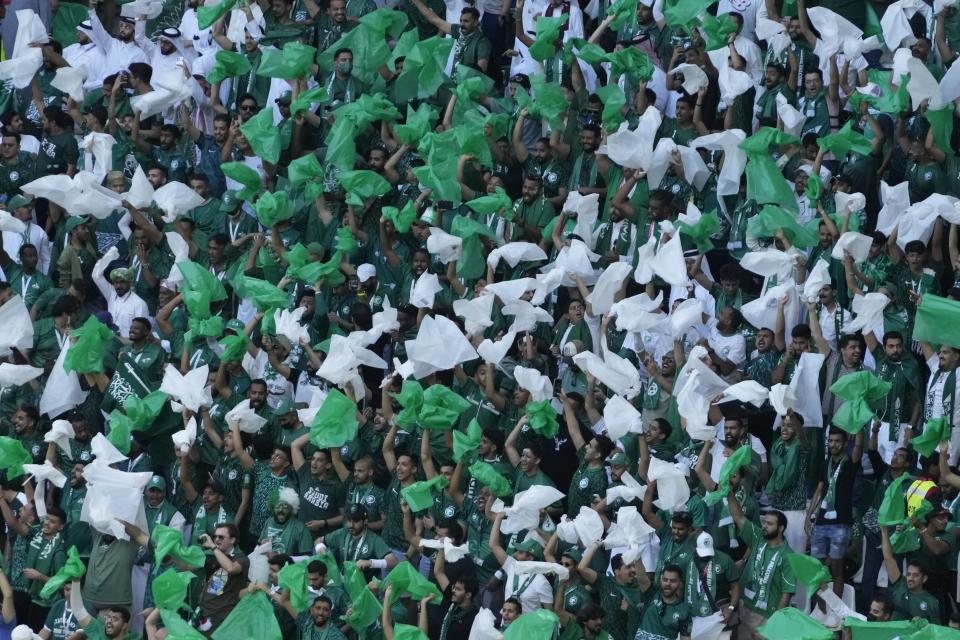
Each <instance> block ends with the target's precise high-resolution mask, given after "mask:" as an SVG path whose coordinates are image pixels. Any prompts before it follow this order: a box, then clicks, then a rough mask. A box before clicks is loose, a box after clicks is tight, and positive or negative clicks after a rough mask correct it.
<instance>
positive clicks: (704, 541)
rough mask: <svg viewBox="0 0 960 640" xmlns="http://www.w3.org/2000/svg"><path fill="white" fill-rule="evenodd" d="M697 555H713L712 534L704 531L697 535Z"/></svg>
mask: <svg viewBox="0 0 960 640" xmlns="http://www.w3.org/2000/svg"><path fill="white" fill-rule="evenodd" d="M697 555H698V556H700V557H701V558H712V557H713V536H711V535H710V534H709V533H707V532H706V531H704V532H703V533H701V534H700V535H698V536H697Z"/></svg>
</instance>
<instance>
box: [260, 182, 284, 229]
mask: <svg viewBox="0 0 960 640" xmlns="http://www.w3.org/2000/svg"><path fill="white" fill-rule="evenodd" d="M253 210H254V211H256V212H257V218H259V220H260V224H262V225H263V226H264V227H266V228H267V229H271V228H273V226H274V225H276V224H277V223H279V222H283V221H284V220H289V219H290V218H292V217H293V203H292V202H290V196H289V195H287V192H286V191H276V192H273V191H267V192H266V193H264V194H263V195H262V196H260V197H259V198H257V201H256V202H255V203H254V205H253Z"/></svg>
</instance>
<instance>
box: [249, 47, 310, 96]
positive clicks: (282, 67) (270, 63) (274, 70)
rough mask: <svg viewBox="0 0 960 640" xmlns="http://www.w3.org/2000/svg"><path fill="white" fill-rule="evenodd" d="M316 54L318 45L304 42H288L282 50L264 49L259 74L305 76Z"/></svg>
mask: <svg viewBox="0 0 960 640" xmlns="http://www.w3.org/2000/svg"><path fill="white" fill-rule="evenodd" d="M316 56H317V49H316V47H311V46H310V45H308V44H303V43H302V42H286V43H284V45H283V50H282V51H277V50H276V49H271V48H267V49H263V53H262V55H261V58H260V66H259V67H257V75H258V76H266V77H268V78H281V79H283V80H295V79H297V78H305V77H306V76H307V74H309V73H310V68H311V67H312V66H313V60H314V58H316ZM264 111H268V112H272V109H264Z"/></svg>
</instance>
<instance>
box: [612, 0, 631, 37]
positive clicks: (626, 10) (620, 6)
mask: <svg viewBox="0 0 960 640" xmlns="http://www.w3.org/2000/svg"><path fill="white" fill-rule="evenodd" d="M607 15H608V16H615V17H614V19H613V21H612V22H611V23H610V25H609V27H608V28H609V29H611V30H613V31H618V30H619V29H620V28H622V27H623V26H625V25H627V24H628V23H632V22H633V21H634V20H636V17H637V0H616V2H614V3H613V4H611V5H610V8H609V9H607Z"/></svg>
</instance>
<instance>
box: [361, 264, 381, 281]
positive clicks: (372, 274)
mask: <svg viewBox="0 0 960 640" xmlns="http://www.w3.org/2000/svg"><path fill="white" fill-rule="evenodd" d="M376 277H377V268H376V267H375V266H373V265H372V264H370V263H369V262H365V263H363V264H362V265H360V266H359V267H357V280H359V281H360V282H366V281H367V280H369V279H371V278H376Z"/></svg>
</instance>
